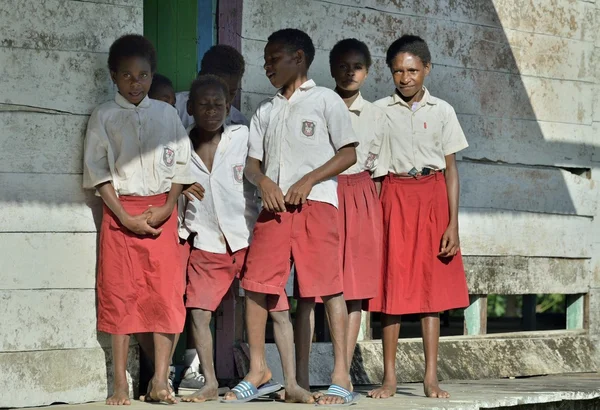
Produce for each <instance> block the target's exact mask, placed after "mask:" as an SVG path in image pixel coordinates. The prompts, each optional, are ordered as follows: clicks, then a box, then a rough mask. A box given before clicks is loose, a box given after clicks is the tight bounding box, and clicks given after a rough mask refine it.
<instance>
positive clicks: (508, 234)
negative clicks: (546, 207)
mask: <svg viewBox="0 0 600 410" xmlns="http://www.w3.org/2000/svg"><path fill="white" fill-rule="evenodd" d="M459 221H460V238H461V248H462V251H463V254H465V255H474V256H541V257H564V258H588V257H591V256H592V255H591V250H590V249H589V235H590V233H589V232H590V229H591V226H592V225H591V220H590V219H589V218H586V217H578V216H566V215H546V214H534V213H528V212H510V211H495V210H491V209H475V208H471V209H466V208H463V209H461V210H460V212H459Z"/></svg>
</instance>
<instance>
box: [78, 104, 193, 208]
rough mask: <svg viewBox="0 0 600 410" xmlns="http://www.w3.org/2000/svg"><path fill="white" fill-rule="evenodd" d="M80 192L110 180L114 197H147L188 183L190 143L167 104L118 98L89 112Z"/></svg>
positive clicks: (189, 175) (190, 180) (191, 180)
mask: <svg viewBox="0 0 600 410" xmlns="http://www.w3.org/2000/svg"><path fill="white" fill-rule="evenodd" d="M83 157H84V167H83V187H84V188H94V187H96V186H97V185H98V184H101V183H103V182H107V181H111V182H112V184H113V187H114V189H115V192H116V193H117V195H136V196H149V195H157V194H162V193H165V192H168V191H169V190H170V189H171V184H174V183H177V184H189V183H192V182H193V178H192V175H191V173H190V140H189V138H188V136H187V132H186V131H185V128H183V126H182V125H181V121H180V120H179V117H178V115H177V111H176V110H175V108H173V107H172V106H171V105H169V104H167V103H165V102H162V101H158V100H151V99H150V98H148V96H146V97H145V98H144V99H143V100H142V101H141V102H140V103H139V104H138V105H137V106H135V105H133V104H131V103H130V102H129V101H127V100H126V99H125V98H124V97H123V96H122V95H121V94H118V93H117V95H116V96H115V100H114V101H109V102H106V103H104V104H102V105H100V106H99V107H96V109H95V110H94V111H93V112H92V115H91V116H90V119H89V122H88V127H87V133H86V136H85V148H84V155H83Z"/></svg>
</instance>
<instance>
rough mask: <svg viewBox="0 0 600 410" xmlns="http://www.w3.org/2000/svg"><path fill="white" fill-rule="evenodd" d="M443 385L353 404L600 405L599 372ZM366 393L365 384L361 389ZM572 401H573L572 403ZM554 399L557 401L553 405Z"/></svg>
mask: <svg viewBox="0 0 600 410" xmlns="http://www.w3.org/2000/svg"><path fill="white" fill-rule="evenodd" d="M442 387H443V388H445V389H446V390H448V391H449V392H450V394H451V395H452V398H451V399H447V400H436V399H427V398H425V397H423V390H422V386H421V385H420V384H418V383H410V384H400V385H398V390H397V394H396V396H395V397H393V398H391V399H388V400H373V399H368V398H366V397H365V396H364V395H363V397H362V399H361V401H360V402H359V403H358V404H357V405H355V406H352V407H351V408H352V409H353V410H361V409H398V410H421V409H422V410H426V409H427V410H478V409H498V408H502V409H504V408H508V409H523V410H525V409H527V410H538V409H539V410H541V409H552V410H554V409H557V410H558V409H560V410H568V409H573V410H575V409H577V410H584V409H585V410H588V409H600V374H598V373H594V374H590V373H587V374H569V375H556V376H542V377H531V378H525V379H496V380H475V381H464V380H461V381H447V382H443V383H442ZM356 390H357V391H359V392H361V393H365V392H367V391H368V390H369V388H367V387H366V386H360V387H357V389H356ZM569 402H571V403H569ZM552 403H553V404H552ZM152 406H153V404H148V403H140V402H139V401H133V403H132V406H131V407H129V409H131V410H138V409H146V410H148V409H152V408H153V407H152ZM74 408H77V409H79V408H82V409H84V410H93V409H104V408H106V407H105V406H104V404H103V403H88V404H78V405H54V406H51V407H49V410H70V409H74ZM177 408H179V409H182V410H183V409H192V408H202V409H207V410H210V409H219V410H227V409H241V408H249V409H261V408H264V409H266V410H271V409H272V410H277V409H289V410H293V409H302V408H304V409H306V408H308V407H307V406H306V405H298V404H285V403H277V402H274V401H270V400H257V401H254V402H251V403H248V404H246V405H239V404H238V405H233V404H222V403H218V402H209V403H202V404H188V403H179V404H178V405H177Z"/></svg>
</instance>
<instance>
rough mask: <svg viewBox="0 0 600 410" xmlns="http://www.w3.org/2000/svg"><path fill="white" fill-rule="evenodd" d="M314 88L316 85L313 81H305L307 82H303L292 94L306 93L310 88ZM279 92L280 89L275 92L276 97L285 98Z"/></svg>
mask: <svg viewBox="0 0 600 410" xmlns="http://www.w3.org/2000/svg"><path fill="white" fill-rule="evenodd" d="M316 86H317V84H316V83H315V81H314V80H307V81H305V82H303V83H302V85H301V86H300V87H298V89H297V90H296V91H294V94H296V93H297V92H298V91H308V90H310V89H311V88H314V87H316ZM281 90H282V89H279V90H278V91H277V97H281V98H285V97H284V96H283V94H282V93H281ZM294 94H292V95H294ZM290 98H291V97H290Z"/></svg>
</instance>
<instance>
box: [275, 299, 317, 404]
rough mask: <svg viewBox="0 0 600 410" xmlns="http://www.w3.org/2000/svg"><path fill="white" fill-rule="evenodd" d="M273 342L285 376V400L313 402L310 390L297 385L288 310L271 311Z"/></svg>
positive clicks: (292, 337)
mask: <svg viewBox="0 0 600 410" xmlns="http://www.w3.org/2000/svg"><path fill="white" fill-rule="evenodd" d="M271 318H273V330H274V333H275V343H276V344H277V350H279V357H280V358H281V366H282V368H283V376H284V378H285V401H286V402H288V403H314V398H313V397H312V395H311V394H310V392H309V391H308V390H307V389H305V388H303V387H300V386H299V385H298V382H297V380H296V369H295V366H294V329H293V328H292V322H291V321H290V313H289V311H287V310H286V311H284V312H271Z"/></svg>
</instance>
